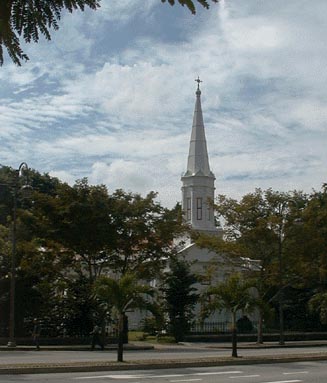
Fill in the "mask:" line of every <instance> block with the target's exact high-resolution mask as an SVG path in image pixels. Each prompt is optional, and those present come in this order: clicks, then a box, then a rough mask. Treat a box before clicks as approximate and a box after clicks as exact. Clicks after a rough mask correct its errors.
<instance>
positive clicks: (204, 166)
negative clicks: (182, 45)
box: [185, 77, 214, 177]
mask: <svg viewBox="0 0 327 383" xmlns="http://www.w3.org/2000/svg"><path fill="white" fill-rule="evenodd" d="M195 81H196V82H197V83H198V88H197V90H196V92H195V94H196V100H195V108H194V115H193V126H192V134H191V141H190V148H189V155H188V161H187V170H186V173H185V176H188V175H190V176H191V175H203V176H212V177H214V175H213V174H212V173H211V171H210V167H209V159H208V150H207V143H206V137H205V132H204V124H203V116H202V108H201V90H200V83H201V82H202V81H201V80H200V78H199V77H198V78H197V79H196V80H195Z"/></svg>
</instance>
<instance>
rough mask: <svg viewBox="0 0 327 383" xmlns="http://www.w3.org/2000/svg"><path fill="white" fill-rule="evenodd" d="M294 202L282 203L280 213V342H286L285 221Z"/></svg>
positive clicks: (298, 222)
mask: <svg viewBox="0 0 327 383" xmlns="http://www.w3.org/2000/svg"><path fill="white" fill-rule="evenodd" d="M290 203H292V204H294V205H295V206H298V203H297V202H296V201H295V200H293V199H289V200H286V201H284V202H283V203H281V204H280V207H279V213H278V215H280V217H281V223H280V225H279V228H278V274H279V275H278V278H279V281H278V282H279V293H278V311H279V344H280V345H284V344H285V335H284V269H283V267H284V265H283V241H284V237H285V223H286V214H287V211H288V210H287V209H286V208H287V207H288V206H289V204H290ZM294 223H295V224H297V225H299V224H301V223H302V221H301V219H300V218H297V219H295V220H294Z"/></svg>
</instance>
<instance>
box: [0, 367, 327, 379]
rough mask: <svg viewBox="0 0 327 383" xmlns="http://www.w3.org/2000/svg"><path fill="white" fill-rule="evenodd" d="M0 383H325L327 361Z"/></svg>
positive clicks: (62, 375) (73, 375)
mask: <svg viewBox="0 0 327 383" xmlns="http://www.w3.org/2000/svg"><path fill="white" fill-rule="evenodd" d="M0 381H1V383H19V382H25V383H28V382H35V383H182V382H185V383H187V382H191V383H192V382H196V383H198V382H199V383H226V382H230V383H240V382H242V383H326V381H327V362H296V363H277V364H266V365H265V364H259V365H246V366H229V367H207V368H203V367H202V368H201V367H193V368H184V369H181V368H176V369H169V370H147V371H140V370H138V371H116V372H115V371H110V372H107V373H106V372H105V373H104V372H96V373H90V372H84V373H60V374H38V375H35V374H33V375H11V376H8V375H2V376H0Z"/></svg>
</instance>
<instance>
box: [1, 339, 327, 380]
mask: <svg viewBox="0 0 327 383" xmlns="http://www.w3.org/2000/svg"><path fill="white" fill-rule="evenodd" d="M230 348H231V346H230V344H228V343H181V344H178V345H176V344H155V345H151V344H147V343H145V342H135V343H132V344H129V345H126V347H125V349H126V351H125V353H124V359H125V362H123V363H118V362H116V351H115V348H114V346H112V347H111V348H106V350H105V351H101V350H96V351H91V350H90V348H89V347H86V346H60V347H58V346H47V347H43V348H41V351H36V350H35V349H34V348H33V347H28V346H25V347H17V348H16V349H9V348H8V347H6V346H1V347H0V374H28V373H50V372H57V373H58V372H77V371H114V370H138V369H143V370H146V369H155V368H162V369H166V368H177V367H183V368H185V367H190V366H192V367H194V366H196V367H205V366H227V365H246V364H248V365H249V364H262V363H282V362H296V361H318V360H327V342H326V341H306V342H289V343H286V345H284V346H280V345H278V344H277V343H266V344H263V345H257V344H256V343H240V344H239V348H238V349H239V356H240V357H239V358H232V357H231V356H230V354H231V350H230Z"/></svg>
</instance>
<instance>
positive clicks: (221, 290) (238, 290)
mask: <svg viewBox="0 0 327 383" xmlns="http://www.w3.org/2000/svg"><path fill="white" fill-rule="evenodd" d="M251 287H252V286H251V285H250V284H249V282H247V281H244V279H243V278H242V276H241V275H240V274H237V273H235V274H232V275H231V276H230V277H229V278H228V279H227V280H226V281H224V282H221V283H218V284H216V285H214V286H209V287H208V289H207V290H206V291H205V292H204V293H203V302H204V304H203V312H202V317H203V318H205V317H207V316H208V315H209V314H210V313H212V312H214V311H216V310H219V311H221V310H228V311H229V312H230V313H231V320H232V357H236V358H237V325H236V315H237V313H238V312H239V311H243V312H244V311H245V312H246V311H249V310H251V309H252V308H253V307H254V305H255V302H254V298H253V297H252V295H251V293H250V291H249V290H250V288H251Z"/></svg>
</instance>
